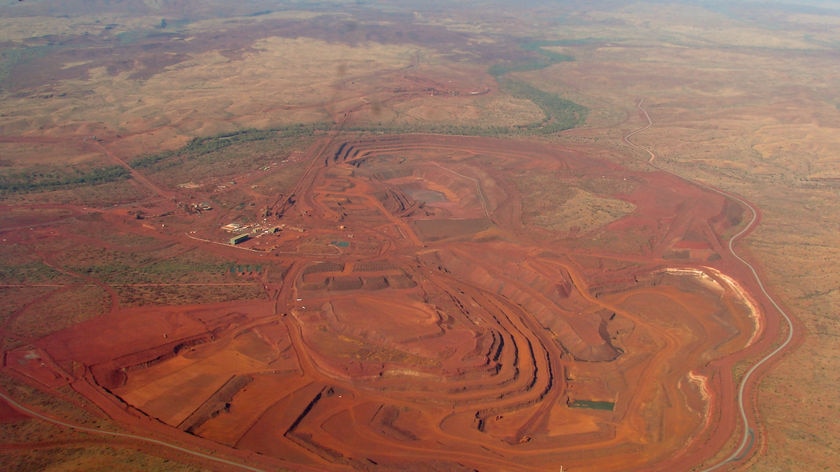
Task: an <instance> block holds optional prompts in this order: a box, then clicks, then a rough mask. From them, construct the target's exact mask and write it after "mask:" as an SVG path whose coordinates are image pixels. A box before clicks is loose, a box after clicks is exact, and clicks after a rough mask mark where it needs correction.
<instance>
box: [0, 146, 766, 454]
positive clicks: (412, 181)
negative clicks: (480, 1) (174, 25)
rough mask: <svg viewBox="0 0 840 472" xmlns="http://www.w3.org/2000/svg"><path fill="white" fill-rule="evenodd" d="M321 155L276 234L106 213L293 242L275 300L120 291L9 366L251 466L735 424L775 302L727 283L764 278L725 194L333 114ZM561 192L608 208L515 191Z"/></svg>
mask: <svg viewBox="0 0 840 472" xmlns="http://www.w3.org/2000/svg"><path fill="white" fill-rule="evenodd" d="M310 152H311V154H310V155H309V156H308V159H310V164H309V167H308V168H307V171H306V172H305V173H304V174H303V178H302V179H300V181H299V182H298V183H297V185H296V186H295V187H294V190H293V192H291V194H292V195H294V196H295V198H294V199H285V200H282V201H283V203H282V204H281V205H279V206H276V207H274V208H273V211H272V213H273V214H272V216H271V218H272V224H277V225H283V227H284V228H286V229H284V230H283V231H280V232H278V233H274V234H271V235H265V236H261V237H259V238H255V239H254V240H252V241H249V242H246V243H244V244H243V245H242V246H243V247H244V248H246V249H252V250H253V251H241V250H239V248H234V247H223V246H220V245H215V244H207V243H205V242H202V241H200V240H199V239H195V238H192V237H190V236H189V235H188V234H183V233H180V232H167V231H157V232H153V233H151V232H149V231H148V230H147V229H144V228H143V227H142V226H140V224H139V223H137V222H134V221H126V220H125V219H124V218H122V216H123V215H122V214H121V213H119V211H118V210H114V211H113V212H108V213H106V214H105V215H104V218H106V219H107V220H108V221H113V223H114V224H115V225H116V227H118V228H120V229H121V230H123V231H129V232H138V233H142V234H144V235H146V236H147V237H154V238H160V239H161V241H163V242H166V243H167V244H169V243H175V244H178V245H183V246H186V247H189V248H198V249H200V250H201V251H206V252H208V253H212V254H217V255H220V256H224V255H227V254H231V253H236V254H237V256H238V257H239V258H240V260H243V261H253V262H254V263H258V262H260V261H265V260H267V258H270V259H273V260H279V261H282V262H283V264H284V265H285V266H287V267H289V269H288V270H287V271H286V272H285V274H284V276H283V278H282V281H280V282H279V283H273V284H269V283H268V282H265V281H264V282H262V283H263V286H264V290H265V293H266V296H267V299H263V300H241V301H236V302H226V303H219V304H215V305H198V306H180V307H143V308H124V307H121V305H120V304H119V294H118V293H117V292H113V291H112V292H110V293H111V297H112V299H111V302H112V309H111V310H110V312H107V313H106V314H105V315H103V316H101V317H98V318H94V319H92V320H89V321H86V322H83V323H81V324H78V325H76V326H73V327H70V328H68V329H65V330H62V331H59V332H57V333H54V334H51V335H49V336H47V337H45V338H42V339H39V340H31V342H32V344H31V346H26V347H23V348H21V349H19V352H17V351H15V352H10V353H7V356H6V357H7V359H9V358H15V359H22V360H26V359H30V358H32V356H31V355H29V354H28V353H29V352H30V350H31V349H33V348H37V350H38V353H39V356H41V357H39V359H43V360H45V362H40V361H38V362H36V361H34V360H33V361H31V362H26V361H22V362H16V363H14V364H10V363H8V361H7V365H6V367H5V368H8V369H13V370H15V371H16V372H18V373H20V374H23V375H27V376H29V377H30V378H31V379H33V380H35V381H36V382H41V383H43V382H51V383H52V384H51V385H50V386H56V385H62V384H67V383H69V384H70V385H71V386H72V387H73V388H74V389H76V390H77V391H79V392H80V393H82V394H83V395H85V396H86V397H88V398H89V399H90V400H92V401H93V402H94V403H96V404H97V405H98V406H99V407H100V408H102V409H103V411H105V412H107V413H108V414H109V416H111V417H113V418H114V419H115V420H117V421H118V422H120V423H122V424H125V425H127V427H129V428H130V429H132V430H133V431H138V432H140V431H148V433H147V434H148V435H154V436H156V437H157V436H158V435H163V436H164V437H167V438H171V440H169V441H167V442H171V443H173V444H175V443H179V444H180V443H183V444H185V445H188V448H189V449H191V450H192V448H193V447H197V446H198V445H212V447H213V448H214V449H216V450H219V451H221V452H222V453H224V454H228V455H230V456H231V458H232V460H233V459H234V458H239V459H236V460H246V458H247V460H248V463H249V464H256V467H257V468H271V467H274V466H277V465H283V466H287V467H295V468H314V469H319V468H320V469H323V468H334V469H344V468H348V469H359V470H366V469H372V468H380V469H384V470H389V469H399V470H421V469H422V470H428V468H429V467H437V468H441V469H446V470H459V469H464V470H470V469H473V468H477V469H490V470H503V469H511V468H516V469H519V470H545V468H546V467H547V466H548V465H549V464H550V465H551V467H555V468H556V467H557V466H558V465H562V466H564V467H565V469H566V470H576V469H582V468H586V469H597V470H625V469H628V468H635V469H639V468H648V467H661V466H664V465H666V464H667V465H669V466H670V465H679V466H680V467H683V466H689V467H690V466H692V465H694V464H697V463H700V462H702V461H704V460H707V459H708V458H710V457H712V456H713V455H714V454H716V453H717V451H718V450H719V449H720V448H721V447H723V445H724V443H725V442H726V440H727V439H728V438H729V437H730V436H732V434H733V432H734V431H735V430H736V428H737V427H738V424H737V421H736V418H735V417H736V411H735V409H734V405H735V404H736V403H735V402H734V401H733V398H735V396H736V395H738V391H737V389H736V386H735V384H733V382H732V380H731V378H730V375H729V372H730V370H731V367H732V365H734V363H735V362H737V361H738V360H740V359H742V358H743V357H744V356H745V355H746V354H745V352H746V353H747V354H750V355H752V354H754V353H759V352H763V351H766V349H767V343H768V342H771V341H772V340H773V339H774V338H775V336H774V335H773V333H774V332H776V331H774V330H778V322H775V324H774V322H773V321H772V320H770V321H769V322H767V323H765V324H764V325H763V326H762V332H761V333H760V334H761V336H760V337H758V338H756V324H755V318H754V315H755V314H754V313H752V311H751V309H750V308H749V307H750V301H749V300H750V298H751V296H750V295H749V293H742V292H741V286H743V287H745V288H746V290H748V291H749V292H752V293H758V292H756V287H755V286H754V284H755V282H754V281H753V280H754V279H750V278H749V277H748V276H749V274H748V273H746V271H745V268H744V266H743V265H742V264H741V263H740V262H739V260H738V259H739V258H738V256H737V255H735V254H734V253H732V252H731V250H730V251H726V250H725V244H726V240H725V239H724V237H725V236H724V235H726V234H731V233H732V232H734V231H736V229H737V228H738V227H739V226H738V225H740V224H742V223H743V222H742V221H740V219H741V218H740V217H738V215H741V216H743V212H744V209H743V208H741V209H740V212H738V211H737V209H735V210H733V209H732V206H733V205H735V206H736V207H737V206H738V205H737V202H733V201H732V200H731V199H728V198H727V197H726V196H724V195H721V194H718V193H716V192H714V191H711V190H708V189H704V188H702V187H698V186H695V185H692V184H690V183H687V182H685V181H684V180H682V179H679V178H677V177H675V176H672V175H670V174H667V173H664V172H658V171H657V172H639V171H631V170H627V169H624V168H622V167H620V166H618V165H616V164H613V163H609V162H607V161H601V160H598V159H593V158H591V157H588V155H587V154H588V149H587V148H585V147H580V148H560V147H555V146H550V145H544V144H535V143H533V142H528V141H516V140H506V141H501V140H492V139H484V138H465V137H446V136H433V135H407V136H379V137H372V138H361V139H357V138H346V137H343V136H342V135H340V134H338V135H336V136H328V137H325V138H324V140H323V141H322V142H321V143H320V145H315V146H312V147H311V148H310ZM545 175H548V176H551V180H552V182H553V183H551V184H548V185H549V186H546V185H547V184H545V183H542V181H541V180H539V177H540V176H545ZM150 184H151V185H150V188H156V186H155V184H152V183H151V182H150ZM551 185H553V186H551ZM538 187H539V188H538ZM566 187H569V188H573V189H574V191H575V193H573V195H577V196H581V195H583V196H585V197H586V198H585V199H578V200H576V199H575V198H570V199H568V200H567V201H566V202H565V203H564V204H562V205H560V206H558V207H556V208H553V207H549V208H547V209H546V212H545V214H548V215H554V213H552V211H554V210H557V211H560V210H562V211H563V212H565V213H557V214H556V216H555V217H554V218H555V220H553V221H549V222H548V223H547V224H553V225H562V224H563V223H564V221H565V220H566V219H567V218H572V216H569V215H577V214H578V213H575V212H574V211H573V210H575V209H576V205H577V206H580V207H581V209H582V211H589V210H591V207H588V206H586V205H584V203H586V204H587V205H588V204H589V203H591V202H596V204H597V205H600V207H599V208H604V210H603V215H602V216H601V218H602V219H599V220H597V221H595V220H593V221H588V220H586V219H585V218H587V216H585V215H584V216H583V217H581V216H574V218H577V219H578V220H579V221H578V220H576V221H577V223H575V224H574V225H570V226H569V227H568V228H566V229H565V230H563V231H554V230H548V229H545V227H543V226H540V225H539V224H536V223H534V222H533V221H530V220H528V219H527V218H526V217H525V215H526V214H527V213H528V211H529V208H528V206H527V204H526V198H525V196H526V195H529V194H532V193H533V192H538V191H546V192H548V193H549V194H552V193H554V194H556V193H558V192H561V191H563V190H564V189H565V188H566ZM170 192H171V194H170ZM176 192H177V190H161V191H160V192H156V193H158V194H159V195H167V196H168V197H169V196H172V194H174V193H176ZM175 196H176V197H177V195H175ZM547 198H548V197H547ZM560 207H562V208H560ZM627 208H632V210H627ZM616 209H622V210H621V211H622V212H623V213H619V212H618V210H616ZM733 214H734V215H735V217H733V216H732V215H733ZM592 218H594V216H593V217H592ZM292 228H299V229H300V231H305V232H304V233H300V232H298V231H296V230H293V229H292ZM581 228H584V229H581ZM747 228H749V225H747ZM48 230H49V228H48V227H45V228H43V229H41V230H40V231H42V232H44V233H46V232H48ZM742 233H743V231H741V232H739V233H736V236H735V238H737V237H739V236H740V235H741V234H742ZM302 235H303V236H302ZM8 236H9V237H16V235H14V234H8ZM44 259H45V260H48V256H47V255H45V257H44ZM70 275H78V274H70ZM727 277H732V278H734V279H735V280H738V281H739V282H740V284H741V285H732V284H730V283H728V278H727ZM206 287H212V285H207V286H206ZM762 308H763V307H762ZM710 313H713V314H714V316H709V314H710ZM759 316H760V315H759ZM91 331H96V332H98V333H101V335H99V336H97V337H96V338H94V339H91V338H89V337H87V336H86V335H85V333H88V332H91ZM755 339H758V340H757V341H754V340H755ZM750 343H752V344H750ZM745 348H748V349H747V351H744V349H745ZM10 356H11V357H10ZM27 356H29V357H27ZM32 359H34V358H32ZM45 369H46V370H45ZM44 379H47V380H44ZM50 379H51V380H50ZM237 379H238V380H237ZM173 399H177V400H173ZM255 453H256V455H255ZM430 457H434V458H435V459H434V461H432V462H430ZM249 467H251V466H250V465H249Z"/></svg>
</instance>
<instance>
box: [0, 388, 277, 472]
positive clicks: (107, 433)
mask: <svg viewBox="0 0 840 472" xmlns="http://www.w3.org/2000/svg"><path fill="white" fill-rule="evenodd" d="M0 398H2V399H3V400H4V401H5V402H6V403H8V404H9V405H11V407H12V408H14V409H16V410H18V411H20V412H21V413H24V414H26V415H29V416H31V417H33V418H37V419H39V420H42V421H46V422H47V423H51V424H54V425H57V426H62V427H65V428H69V429H72V430H76V431H81V432H83V433H90V434H97V435H100V436H110V437H114V438H123V439H131V440H135V441H142V442H146V443H150V444H154V445H156V446H163V447H166V448H169V449H172V450H175V451H178V452H182V453H185V454H189V455H192V456H195V457H199V458H201V459H205V460H209V461H212V462H216V463H219V464H224V465H229V466H233V467H236V468H239V469H242V470H250V471H254V472H264V470H263V469H258V468H256V467H251V466H248V465H245V464H241V463H239V462H234V461H231V460H227V459H224V458H221V457H216V456H211V455H209V454H204V453H202V452H198V451H194V450H192V449H187V448H185V447H181V446H177V445H175V444H172V443H168V442H166V441H161V440H159V439H154V438H149V437H145V436H139V435H136V434H130V433H120V432H117V431H106V430H102V429H96V428H88V427H86V426H80V425H76V424H73V423H68V422H66V421H62V420H59V419H56V418H52V417H49V416H46V415H42V414H41V413H38V412H37V411H35V410H31V409H29V408H27V407H25V406H23V405H22V404H20V403H18V402H17V401H15V400H14V399H13V398H11V397H10V396H8V395H6V394H5V393H3V392H0Z"/></svg>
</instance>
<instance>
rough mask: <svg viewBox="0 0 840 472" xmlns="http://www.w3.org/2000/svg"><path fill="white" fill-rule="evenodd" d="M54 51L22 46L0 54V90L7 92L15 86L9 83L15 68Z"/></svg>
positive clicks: (48, 48) (46, 48)
mask: <svg viewBox="0 0 840 472" xmlns="http://www.w3.org/2000/svg"><path fill="white" fill-rule="evenodd" d="M52 50H54V47H53V46H51V45H49V46H23V47H17V48H9V49H6V50H4V51H2V52H0V90H4V89H6V90H8V89H11V88H13V87H14V86H15V84H13V83H9V79H10V78H11V75H12V71H13V70H14V69H15V67H17V66H19V65H21V64H25V63H26V62H28V61H31V60H34V59H38V58H40V57H44V56H46V55H47V54H48V53H49V52H51V51H52Z"/></svg>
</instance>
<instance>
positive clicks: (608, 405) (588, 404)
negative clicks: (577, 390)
mask: <svg viewBox="0 0 840 472" xmlns="http://www.w3.org/2000/svg"><path fill="white" fill-rule="evenodd" d="M569 407H570V408H588V409H590V410H604V411H613V409H614V408H615V403H613V402H598V401H593V400H575V401H573V402H571V403H569Z"/></svg>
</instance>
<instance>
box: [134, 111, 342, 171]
mask: <svg viewBox="0 0 840 472" xmlns="http://www.w3.org/2000/svg"><path fill="white" fill-rule="evenodd" d="M331 128H332V126H330V125H329V124H327V123H312V124H296V125H289V126H286V127H283V128H272V129H264V130H260V129H254V128H248V129H243V130H239V131H234V132H232V133H222V134H219V135H216V136H208V137H203V138H202V137H196V138H193V139H192V140H191V141H190V142H189V143H187V145H186V146H184V147H182V148H181V149H176V150H174V151H164V152H159V153H156V154H147V155H145V156H141V157H138V158H137V159H134V160H132V161H131V162H130V165H131V167H132V168H134V169H143V168H145V169H156V170H160V169H161V168H162V167H163V168H165V167H166V165H164V164H161V163H162V162H164V161H167V160H174V159H172V158H176V157H177V158H181V159H195V158H197V157H199V156H203V155H206V154H210V153H212V152H216V151H219V150H221V149H224V148H227V147H230V146H233V145H236V144H243V143H249V142H257V141H266V140H271V139H287V138H297V137H304V136H312V135H314V134H315V133H317V132H319V131H326V130H329V129H331Z"/></svg>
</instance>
